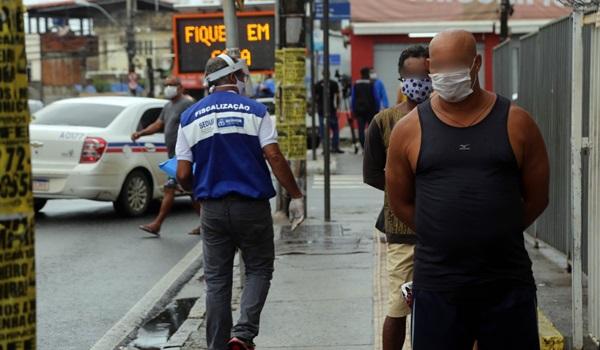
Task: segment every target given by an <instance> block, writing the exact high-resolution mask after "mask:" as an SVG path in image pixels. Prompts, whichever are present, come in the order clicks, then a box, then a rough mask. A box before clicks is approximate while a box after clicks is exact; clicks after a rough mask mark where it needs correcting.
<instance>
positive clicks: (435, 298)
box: [412, 287, 540, 350]
mask: <svg viewBox="0 0 600 350" xmlns="http://www.w3.org/2000/svg"><path fill="white" fill-rule="evenodd" d="M476 340H477V342H478V346H479V350H495V349H498V350H500V349H511V350H539V348H540V345H539V335H538V324H537V301H536V294H535V289H534V288H527V287H511V288H507V289H505V290H504V291H501V292H498V291H497V290H496V291H492V293H490V295H481V294H479V293H478V294H474V295H472V296H465V295H460V294H454V293H453V294H449V293H445V292H431V291H424V290H415V291H414V299H413V310H412V348H413V350H441V349H444V350H472V349H473V343H474V342H475V341H476Z"/></svg>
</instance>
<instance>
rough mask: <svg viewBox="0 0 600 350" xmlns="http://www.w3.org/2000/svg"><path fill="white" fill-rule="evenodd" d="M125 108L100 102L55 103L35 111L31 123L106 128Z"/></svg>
mask: <svg viewBox="0 0 600 350" xmlns="http://www.w3.org/2000/svg"><path fill="white" fill-rule="evenodd" d="M123 109H125V107H122V106H114V105H107V104H100V103H53V104H51V105H49V106H47V107H45V108H43V109H41V110H39V111H38V112H36V113H34V114H33V118H32V122H31V124H39V125H70V126H91V127H96V128H105V127H107V126H108V125H110V123H112V121H113V120H115V118H116V117H117V115H119V113H121V112H122V111H123Z"/></svg>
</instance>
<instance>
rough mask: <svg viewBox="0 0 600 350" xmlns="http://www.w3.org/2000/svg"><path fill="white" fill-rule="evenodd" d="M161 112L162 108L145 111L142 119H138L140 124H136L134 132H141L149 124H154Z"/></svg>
mask: <svg viewBox="0 0 600 350" xmlns="http://www.w3.org/2000/svg"><path fill="white" fill-rule="evenodd" d="M161 111H162V108H150V109H149V110H147V111H145V112H144V114H142V118H141V119H140V123H139V124H138V127H137V129H136V131H140V130H143V129H145V128H147V127H148V126H149V125H150V124H152V123H154V122H155V121H156V120H157V119H158V117H159V116H160V112H161Z"/></svg>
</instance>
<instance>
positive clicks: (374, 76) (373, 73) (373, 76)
mask: <svg viewBox="0 0 600 350" xmlns="http://www.w3.org/2000/svg"><path fill="white" fill-rule="evenodd" d="M369 78H371V79H377V73H375V72H371V73H369Z"/></svg>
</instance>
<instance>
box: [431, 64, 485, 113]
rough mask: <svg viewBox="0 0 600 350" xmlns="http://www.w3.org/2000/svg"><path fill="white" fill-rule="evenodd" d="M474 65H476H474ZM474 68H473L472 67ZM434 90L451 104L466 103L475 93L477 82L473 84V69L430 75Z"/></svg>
mask: <svg viewBox="0 0 600 350" xmlns="http://www.w3.org/2000/svg"><path fill="white" fill-rule="evenodd" d="M473 64H474V63H473ZM471 67H472V66H471ZM429 76H430V77H431V82H432V84H433V90H434V91H435V92H437V93H438V94H439V95H440V97H441V98H442V99H443V100H444V101H446V102H450V103H457V102H461V101H464V100H465V99H466V98H467V97H469V95H471V94H472V93H473V86H475V82H476V81H477V80H475V82H471V68H462V69H458V70H455V71H452V72H445V73H436V74H429Z"/></svg>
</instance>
